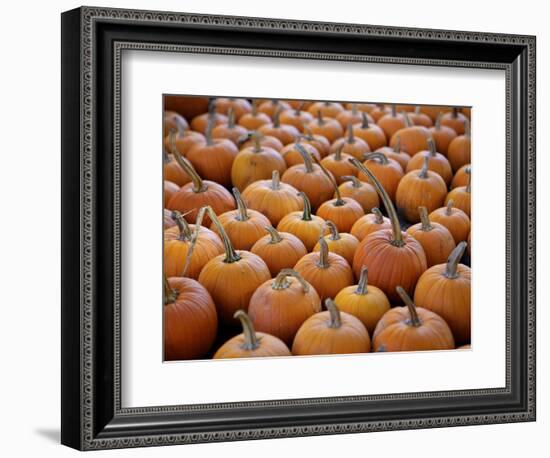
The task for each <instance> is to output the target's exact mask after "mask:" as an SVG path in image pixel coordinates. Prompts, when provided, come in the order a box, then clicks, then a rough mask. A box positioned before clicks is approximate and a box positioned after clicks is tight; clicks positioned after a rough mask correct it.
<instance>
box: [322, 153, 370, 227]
mask: <svg viewBox="0 0 550 458" xmlns="http://www.w3.org/2000/svg"><path fill="white" fill-rule="evenodd" d="M316 161H317V160H316ZM318 165H319V167H321V170H322V171H323V172H324V173H325V175H326V176H327V177H328V178H329V180H330V181H331V182H332V185H333V186H334V192H335V195H336V197H335V198H334V199H331V200H327V201H326V202H323V203H322V204H321V206H320V207H319V208H318V209H317V216H320V217H321V218H323V219H325V220H331V221H333V222H334V224H335V225H336V227H337V228H338V230H339V231H342V232H349V231H350V230H351V227H352V226H353V224H354V223H355V221H357V220H358V219H359V218H361V216H363V215H364V214H365V211H364V210H363V207H361V205H360V204H359V203H358V202H356V201H355V200H353V199H351V198H349V197H342V196H341V194H340V189H339V188H338V184H337V183H336V180H335V179H334V178H333V176H332V175H331V173H330V172H329V171H328V170H327V169H325V167H324V166H323V165H322V164H321V163H320V162H318Z"/></svg>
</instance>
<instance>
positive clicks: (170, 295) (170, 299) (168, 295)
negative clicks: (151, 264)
mask: <svg viewBox="0 0 550 458" xmlns="http://www.w3.org/2000/svg"><path fill="white" fill-rule="evenodd" d="M163 277H164V278H163V284H164V305H168V304H173V303H174V302H175V301H176V299H177V298H178V292H177V291H176V290H175V289H174V288H172V287H171V286H170V283H168V279H167V278H166V274H164V275H163Z"/></svg>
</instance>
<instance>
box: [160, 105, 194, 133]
mask: <svg viewBox="0 0 550 458" xmlns="http://www.w3.org/2000/svg"><path fill="white" fill-rule="evenodd" d="M163 127H164V130H163V134H162V135H163V136H164V137H166V136H167V135H168V133H169V132H170V131H171V130H175V131H177V132H185V131H186V130H187V129H189V124H188V123H187V121H186V120H185V118H184V117H183V116H182V115H180V114H179V113H176V112H175V111H165V112H164V124H163Z"/></svg>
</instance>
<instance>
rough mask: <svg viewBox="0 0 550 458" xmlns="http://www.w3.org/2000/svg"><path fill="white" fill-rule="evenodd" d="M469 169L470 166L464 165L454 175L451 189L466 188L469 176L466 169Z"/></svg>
mask: <svg viewBox="0 0 550 458" xmlns="http://www.w3.org/2000/svg"><path fill="white" fill-rule="evenodd" d="M468 167H470V164H464V165H463V166H462V167H460V168H459V169H458V170H457V171H456V173H455V174H454V177H453V181H451V189H454V188H458V187H459V186H468V180H469V179H470V175H469V174H468V173H466V169H467V168H468Z"/></svg>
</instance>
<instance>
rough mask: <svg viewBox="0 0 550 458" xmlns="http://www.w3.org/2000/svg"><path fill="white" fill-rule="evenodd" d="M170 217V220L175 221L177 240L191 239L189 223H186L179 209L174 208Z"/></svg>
mask: <svg viewBox="0 0 550 458" xmlns="http://www.w3.org/2000/svg"><path fill="white" fill-rule="evenodd" d="M170 217H171V218H172V221H174V223H176V226H178V230H179V235H178V240H181V241H186V240H191V228H190V227H189V224H187V221H186V220H185V218H184V217H183V215H182V214H181V213H180V212H179V211H177V210H174V211H173V212H172V214H171V215H170Z"/></svg>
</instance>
